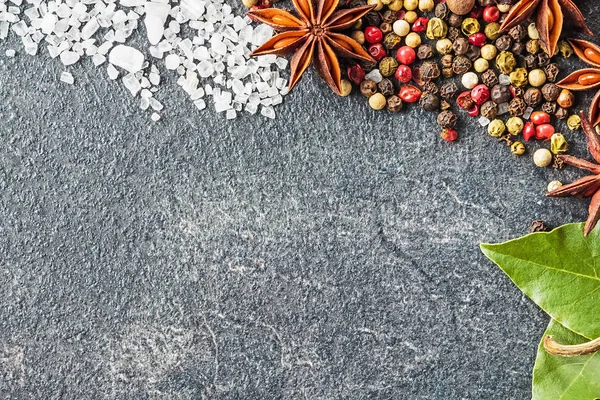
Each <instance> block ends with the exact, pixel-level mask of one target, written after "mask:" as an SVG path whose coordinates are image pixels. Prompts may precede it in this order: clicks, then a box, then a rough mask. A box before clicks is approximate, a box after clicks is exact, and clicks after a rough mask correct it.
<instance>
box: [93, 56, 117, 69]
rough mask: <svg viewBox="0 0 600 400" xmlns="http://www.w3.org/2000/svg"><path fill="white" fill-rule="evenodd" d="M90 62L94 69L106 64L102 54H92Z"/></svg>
mask: <svg viewBox="0 0 600 400" xmlns="http://www.w3.org/2000/svg"><path fill="white" fill-rule="evenodd" d="M92 62H93V63H94V65H95V66H96V67H98V66H100V65H102V64H104V63H105V62H106V57H104V56H103V55H102V54H94V55H93V56H92ZM113 68H114V67H113Z"/></svg>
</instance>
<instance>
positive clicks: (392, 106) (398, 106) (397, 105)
mask: <svg viewBox="0 0 600 400" xmlns="http://www.w3.org/2000/svg"><path fill="white" fill-rule="evenodd" d="M387 109H388V110H389V111H391V112H399V111H401V110H402V100H401V99H400V97H398V96H396V95H393V96H390V97H388V99H387Z"/></svg>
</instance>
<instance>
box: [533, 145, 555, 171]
mask: <svg viewBox="0 0 600 400" xmlns="http://www.w3.org/2000/svg"><path fill="white" fill-rule="evenodd" d="M533 163H534V164H535V165H537V166H538V167H540V168H545V167H547V166H549V165H550V164H552V153H550V150H548V149H538V150H536V151H535V153H533Z"/></svg>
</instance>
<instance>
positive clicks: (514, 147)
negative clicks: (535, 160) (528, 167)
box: [510, 142, 525, 156]
mask: <svg viewBox="0 0 600 400" xmlns="http://www.w3.org/2000/svg"><path fill="white" fill-rule="evenodd" d="M510 152H511V153H513V154H514V155H515V156H522V155H523V154H525V145H524V144H523V143H522V142H514V143H513V144H511V145H510Z"/></svg>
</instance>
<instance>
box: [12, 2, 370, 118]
mask: <svg viewBox="0 0 600 400" xmlns="http://www.w3.org/2000/svg"><path fill="white" fill-rule="evenodd" d="M10 2H11V5H10V6H8V5H7V0H0V40H3V39H6V38H7V37H8V36H9V35H11V34H14V35H16V36H17V37H19V38H20V40H21V42H22V44H23V49H24V52H25V53H26V54H29V55H39V54H43V53H45V52H42V51H40V50H43V49H45V50H46V51H47V53H48V54H49V55H50V56H51V57H52V58H57V59H59V60H60V61H61V63H62V64H63V65H65V66H69V65H74V64H77V63H79V62H81V61H82V60H85V59H86V58H89V59H90V60H91V62H92V63H93V64H94V65H95V66H103V65H104V66H105V67H106V71H107V75H108V78H109V79H111V80H115V81H119V82H121V83H122V84H123V85H124V86H125V88H127V89H128V91H129V92H130V93H131V94H132V95H133V96H138V95H139V96H140V108H141V109H143V110H152V111H153V112H152V114H151V119H152V120H153V121H158V120H159V119H160V118H161V116H160V115H159V114H158V113H157V112H156V111H160V110H162V109H163V104H162V103H161V102H160V101H159V100H158V99H157V98H155V95H157V94H158V91H159V87H160V84H161V82H162V81H163V80H162V79H161V77H162V74H165V73H169V72H168V71H173V72H171V73H173V74H176V75H178V76H180V78H179V80H178V81H177V83H178V84H179V86H181V87H182V89H183V90H184V91H185V92H186V93H188V95H189V97H190V101H192V102H193V104H194V106H195V107H196V108H197V109H199V110H204V109H205V108H207V100H206V99H207V98H209V99H210V102H212V104H213V106H214V107H213V109H214V110H215V111H217V112H222V113H223V114H224V115H225V118H227V119H233V118H236V117H237V116H238V115H239V114H240V112H242V111H244V112H247V113H249V114H257V113H259V114H260V115H263V116H265V117H267V118H275V110H274V107H273V106H275V105H278V104H281V103H282V101H283V96H285V95H286V94H287V93H288V89H287V77H286V76H283V74H285V72H280V71H284V70H285V69H286V68H287V66H288V60H286V59H285V58H281V57H277V56H274V55H268V56H261V57H256V58H253V57H250V53H251V51H252V50H254V49H255V48H256V47H258V46H260V45H262V44H263V43H264V42H266V41H267V40H268V39H270V38H271V37H272V36H273V34H274V32H273V29H272V28H270V27H269V26H268V25H265V24H259V25H257V26H253V25H252V24H251V21H250V19H249V18H248V17H242V16H239V15H235V14H234V13H233V11H232V8H231V6H230V5H228V4H225V3H224V2H223V0H180V1H177V0H108V1H106V0H59V1H56V0H26V1H23V0H10ZM141 25H144V31H145V32H146V39H147V48H142V47H139V46H136V45H134V44H133V43H134V40H133V39H134V38H135V37H136V36H139V33H138V30H139V27H140V26H141ZM135 43H139V41H136V42H135ZM5 54H6V57H14V56H15V55H16V52H15V51H14V50H12V49H8V50H6V51H5ZM160 67H162V69H161V68H160ZM377 72H378V71H377ZM372 75H377V74H376V73H375V72H374V73H372ZM373 78H375V79H378V78H379V76H373ZM59 79H60V81H61V82H64V83H67V84H73V83H74V82H75V78H74V77H73V75H72V74H71V73H70V72H67V71H65V72H62V73H61V74H60V78H59Z"/></svg>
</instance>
